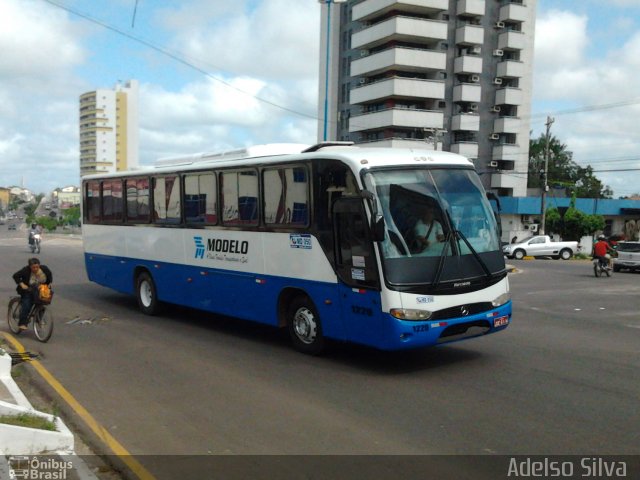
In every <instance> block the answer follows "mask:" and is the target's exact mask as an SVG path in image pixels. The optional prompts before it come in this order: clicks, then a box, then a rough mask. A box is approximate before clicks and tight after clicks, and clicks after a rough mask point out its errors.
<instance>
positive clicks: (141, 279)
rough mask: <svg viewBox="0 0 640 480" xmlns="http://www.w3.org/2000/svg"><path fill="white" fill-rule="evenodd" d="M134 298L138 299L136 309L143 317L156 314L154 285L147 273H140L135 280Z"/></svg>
mask: <svg viewBox="0 0 640 480" xmlns="http://www.w3.org/2000/svg"><path fill="white" fill-rule="evenodd" d="M136 296H137V298H138V307H139V308H140V310H141V311H142V313H144V314H145V315H155V314H156V313H158V297H157V295H156V284H155V283H154V282H153V278H151V275H149V274H148V273H147V272H142V273H141V274H140V275H138V278H137V279H136Z"/></svg>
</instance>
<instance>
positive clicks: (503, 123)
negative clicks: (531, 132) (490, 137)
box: [493, 117, 522, 133]
mask: <svg viewBox="0 0 640 480" xmlns="http://www.w3.org/2000/svg"><path fill="white" fill-rule="evenodd" d="M521 128H522V120H520V118H518V117H500V118H496V119H495V120H494V121H493V131H494V132H495V133H518V132H520V129H521Z"/></svg>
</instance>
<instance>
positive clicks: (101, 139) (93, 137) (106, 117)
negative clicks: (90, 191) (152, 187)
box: [80, 80, 139, 176]
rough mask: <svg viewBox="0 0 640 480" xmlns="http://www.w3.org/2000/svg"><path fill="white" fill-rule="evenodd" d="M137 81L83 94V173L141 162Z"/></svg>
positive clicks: (81, 131)
mask: <svg viewBox="0 0 640 480" xmlns="http://www.w3.org/2000/svg"><path fill="white" fill-rule="evenodd" d="M138 89H139V88H138V82H137V80H130V81H128V82H126V83H125V84H118V85H116V86H115V87H114V88H113V89H98V90H95V91H91V92H87V93H84V94H82V95H81V96H80V176H84V175H90V174H93V173H107V172H109V173H111V172H115V171H118V170H128V169H130V168H132V167H136V166H137V165H138V146H139V141H138V138H139V133H138V130H139V127H138V122H139V120H138V117H139V113H138Z"/></svg>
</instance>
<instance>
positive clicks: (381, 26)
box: [318, 0, 536, 196]
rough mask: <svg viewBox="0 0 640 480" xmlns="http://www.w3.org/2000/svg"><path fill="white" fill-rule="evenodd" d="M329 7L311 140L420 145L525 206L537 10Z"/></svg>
mask: <svg viewBox="0 0 640 480" xmlns="http://www.w3.org/2000/svg"><path fill="white" fill-rule="evenodd" d="M328 1H331V0H324V1H323V0H320V2H321V3H324V4H325V5H323V7H322V24H321V32H322V38H321V42H320V45H321V54H320V59H321V61H320V92H319V93H320V101H319V118H320V122H319V128H318V136H319V139H320V140H323V139H326V140H350V141H354V142H356V143H368V144H370V145H371V146H392V147H407V146H408V147H412V146H413V147H415V146H416V142H422V143H427V144H428V145H429V146H430V147H429V148H434V146H435V148H438V149H443V150H449V151H451V152H456V153H460V154H462V155H464V156H466V157H468V158H470V159H472V160H473V162H474V164H475V165H476V169H477V170H478V172H479V173H480V174H481V178H482V179H483V183H484V185H485V188H487V189H492V190H493V191H495V192H496V193H497V194H499V195H504V196H526V187H527V173H526V172H527V165H528V152H529V130H530V116H531V93H532V62H533V38H534V26H535V11H536V0H527V1H526V2H525V1H523V0H347V1H346V2H344V3H335V0H333V2H332V3H333V5H328V4H327V2H328ZM329 12H330V18H329V15H328V14H329ZM328 21H329V22H330V23H327V22H328ZM327 33H329V38H327ZM327 59H328V62H327ZM325 78H327V79H328V82H326V81H325ZM325 101H326V105H327V108H325ZM325 109H326V111H327V117H326V121H325V114H324V111H325ZM325 126H326V132H327V133H326V138H324V137H325V133H324V132H325Z"/></svg>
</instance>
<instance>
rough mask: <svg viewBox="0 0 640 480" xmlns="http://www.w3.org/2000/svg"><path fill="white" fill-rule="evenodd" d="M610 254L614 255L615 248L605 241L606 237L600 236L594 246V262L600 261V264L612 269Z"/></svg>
mask: <svg viewBox="0 0 640 480" xmlns="http://www.w3.org/2000/svg"><path fill="white" fill-rule="evenodd" d="M608 252H611V253H613V248H611V246H610V245H609V243H608V242H607V241H606V240H605V238H604V235H599V236H598V241H597V242H596V244H595V245H594V246H593V258H594V260H595V259H596V258H597V259H599V260H600V263H602V264H603V265H606V266H607V268H609V269H611V255H609V253H608Z"/></svg>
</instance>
